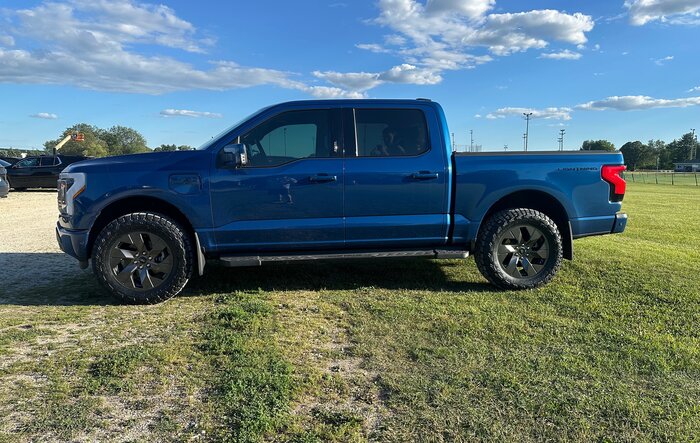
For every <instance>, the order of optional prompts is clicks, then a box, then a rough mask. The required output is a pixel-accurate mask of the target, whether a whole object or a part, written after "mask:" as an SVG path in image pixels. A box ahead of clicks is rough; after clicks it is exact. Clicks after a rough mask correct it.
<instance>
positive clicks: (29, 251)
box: [0, 191, 87, 301]
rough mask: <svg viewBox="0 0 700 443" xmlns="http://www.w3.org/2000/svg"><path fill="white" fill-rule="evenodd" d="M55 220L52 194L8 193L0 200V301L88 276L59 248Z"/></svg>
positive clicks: (54, 199) (53, 194) (54, 195)
mask: <svg viewBox="0 0 700 443" xmlns="http://www.w3.org/2000/svg"><path fill="white" fill-rule="evenodd" d="M57 217H58V208H57V207H56V192H55V191H26V192H10V195H9V196H8V198H4V199H2V200H0V301H1V300H2V298H3V297H4V295H5V294H9V293H10V291H12V292H15V291H24V290H26V289H28V288H36V287H43V286H48V285H51V284H55V283H56V282H58V281H61V279H63V278H64V277H65V276H66V275H72V276H75V275H79V273H81V272H87V271H81V270H80V268H79V267H78V262H77V261H76V260H75V259H73V258H71V257H69V256H68V255H66V254H64V253H63V252H61V250H60V249H59V248H58V244H57V243H56V234H55V226H56V219H57ZM6 291H7V292H6Z"/></svg>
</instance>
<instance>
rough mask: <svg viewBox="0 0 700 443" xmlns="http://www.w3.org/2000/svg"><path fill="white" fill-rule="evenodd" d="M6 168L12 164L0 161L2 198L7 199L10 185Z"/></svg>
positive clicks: (0, 195)
mask: <svg viewBox="0 0 700 443" xmlns="http://www.w3.org/2000/svg"><path fill="white" fill-rule="evenodd" d="M6 166H10V164H9V163H7V162H6V161H4V160H0V198H2V197H7V193H8V192H10V184H9V183H8V182H7V170H6V169H5V167H6Z"/></svg>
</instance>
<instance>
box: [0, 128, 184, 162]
mask: <svg viewBox="0 0 700 443" xmlns="http://www.w3.org/2000/svg"><path fill="white" fill-rule="evenodd" d="M76 132H82V133H83V134H84V136H85V139H84V140H83V141H74V140H70V141H69V142H67V143H66V144H65V145H63V147H62V148H61V151H60V152H61V154H64V155H85V156H88V157H109V156H113V155H124V154H140V153H147V152H162V151H185V150H190V149H193V148H192V147H191V146H188V145H180V146H177V145H166V144H163V145H160V146H158V147H157V148H154V149H151V148H149V147H148V145H147V143H146V139H145V138H144V136H143V135H141V133H140V132H139V131H137V130H135V129H133V128H129V127H126V126H112V127H111V128H109V129H102V128H99V127H97V126H93V125H89V124H87V123H79V124H77V125H73V126H71V127H69V128H66V130H65V131H63V133H61V135H60V136H59V137H58V138H57V139H55V140H47V141H46V142H44V150H31V149H30V150H27V149H22V150H20V149H0V155H4V156H8V157H20V156H21V154H27V155H42V154H52V153H53V148H54V147H55V146H56V145H57V144H58V143H59V142H60V141H61V140H63V138H65V137H66V136H68V135H71V134H74V133H76Z"/></svg>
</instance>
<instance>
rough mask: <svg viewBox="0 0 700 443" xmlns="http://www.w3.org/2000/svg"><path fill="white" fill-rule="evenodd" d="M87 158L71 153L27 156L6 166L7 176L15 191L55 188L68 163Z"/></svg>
mask: <svg viewBox="0 0 700 443" xmlns="http://www.w3.org/2000/svg"><path fill="white" fill-rule="evenodd" d="M88 158H89V157H83V156H72V155H57V156H53V155H40V156H35V157H27V158H23V159H22V160H20V161H18V162H17V163H15V164H14V165H12V166H11V167H9V168H7V178H8V180H9V182H10V187H11V188H13V189H14V190H15V191H22V190H24V189H27V188H56V186H57V184H58V174H60V173H61V171H63V170H64V169H65V168H66V167H67V166H68V165H70V164H73V163H76V162H79V161H82V160H87V159H88Z"/></svg>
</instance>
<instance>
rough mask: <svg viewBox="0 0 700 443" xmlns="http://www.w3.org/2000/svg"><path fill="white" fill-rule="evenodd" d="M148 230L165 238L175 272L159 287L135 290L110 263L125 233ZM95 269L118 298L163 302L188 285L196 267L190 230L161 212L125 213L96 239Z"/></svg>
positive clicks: (131, 300) (93, 267)
mask: <svg viewBox="0 0 700 443" xmlns="http://www.w3.org/2000/svg"><path fill="white" fill-rule="evenodd" d="M137 232H145V233H150V234H154V235H156V236H158V237H160V239H162V240H163V241H164V242H165V243H166V244H167V247H168V248H169V251H171V255H172V258H173V264H172V271H171V272H170V273H169V274H168V275H167V276H166V277H165V278H164V279H163V281H162V283H161V284H160V285H159V286H156V287H154V288H152V289H148V290H145V289H140V290H132V289H130V288H127V287H126V286H124V285H122V284H121V283H120V282H119V281H118V280H117V278H116V276H115V273H114V272H113V271H112V269H111V266H110V251H111V250H112V248H113V247H114V246H115V244H116V242H117V241H118V239H119V238H120V237H122V236H124V235H127V234H131V233H137ZM92 250H93V252H92V269H93V271H94V272H95V275H96V276H97V278H98V279H99V281H100V282H101V283H102V284H103V285H104V286H105V287H106V288H107V289H108V290H109V291H110V292H111V293H112V294H114V295H115V296H116V297H118V298H120V299H121V300H123V301H125V302H127V303H132V304H154V303H160V302H163V301H165V300H168V299H169V298H172V297H174V296H176V295H177V294H178V293H179V292H180V291H181V290H182V289H183V288H184V287H185V285H186V284H187V281H188V280H189V279H190V278H191V276H192V271H193V268H194V261H195V255H194V248H193V247H192V242H191V240H190V238H189V236H188V235H187V233H186V231H185V230H184V229H183V228H182V226H180V225H179V224H178V223H177V222H176V221H175V220H173V219H171V218H169V217H167V216H164V215H161V214H157V213H151V212H137V213H133V214H127V215H123V216H121V217H119V218H117V219H115V220H113V221H112V222H110V223H109V224H108V225H107V226H105V227H104V229H102V231H101V232H100V234H99V235H98V236H97V239H96V240H95V244H94V246H93V249H92Z"/></svg>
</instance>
